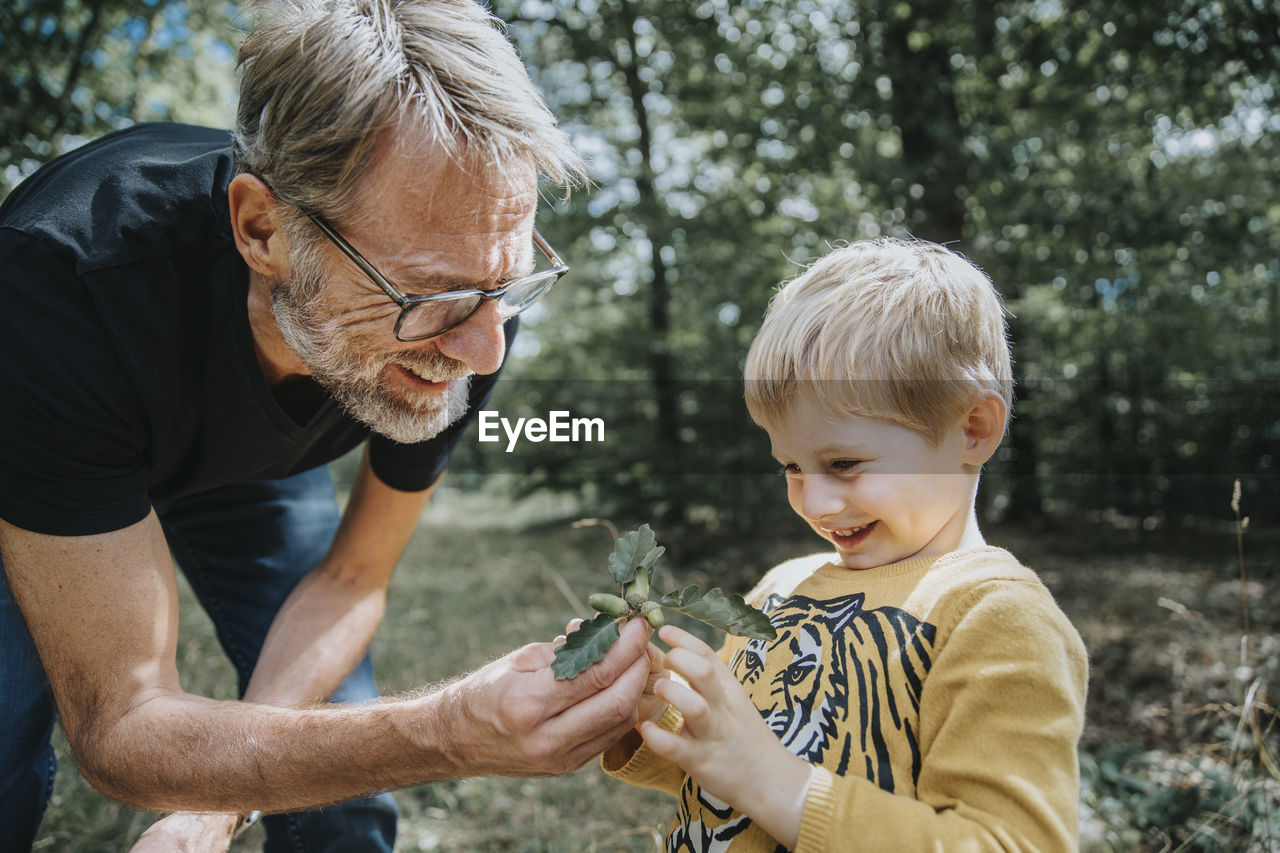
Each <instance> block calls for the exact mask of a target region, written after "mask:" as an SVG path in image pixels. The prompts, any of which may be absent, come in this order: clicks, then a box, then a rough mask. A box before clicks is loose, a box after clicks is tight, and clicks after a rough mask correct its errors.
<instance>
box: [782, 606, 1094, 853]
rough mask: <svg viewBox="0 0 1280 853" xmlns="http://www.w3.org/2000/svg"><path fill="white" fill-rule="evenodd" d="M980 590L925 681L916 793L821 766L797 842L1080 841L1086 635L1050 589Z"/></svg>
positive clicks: (1055, 847) (828, 845) (939, 845)
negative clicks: (851, 838) (1079, 750)
mask: <svg viewBox="0 0 1280 853" xmlns="http://www.w3.org/2000/svg"><path fill="white" fill-rule="evenodd" d="M988 592H989V591H988ZM971 598H973V600H972V601H970V602H965V603H964V604H962V606H961V607H960V608H959V610H960V611H962V612H963V616H962V617H961V618H960V621H959V623H958V624H957V625H955V626H954V628H953V629H952V630H950V632H949V636H947V638H946V641H945V644H944V645H943V646H942V652H941V653H940V654H939V656H938V657H937V659H936V660H935V661H934V663H933V667H932V669H931V670H930V672H929V676H928V678H927V679H926V681H925V690H924V694H923V696H922V698H921V717H920V723H921V735H920V748H921V756H922V764H921V769H920V774H919V777H918V779H917V783H916V792H915V797H914V798H912V797H910V796H904V795H902V794H897V793H890V792H887V791H883V790H881V789H880V788H878V787H877V786H876V785H875V784H873V783H871V782H868V781H867V780H866V779H863V778H855V777H854V776H853V775H852V774H851V775H848V776H844V777H839V776H835V775H833V774H831V773H829V772H828V771H827V770H825V769H823V768H817V769H816V770H815V772H814V778H813V784H812V786H811V789H810V792H809V796H808V801H807V804H806V807H805V815H804V820H803V823H802V825H801V828H800V834H799V838H798V841H797V845H796V847H795V853H812V852H813V851H822V850H837V849H841V844H840V842H839V839H840V838H841V836H842V835H843V834H846V833H848V832H850V831H851V830H854V829H856V831H857V833H858V838H859V839H860V840H861V841H862V842H864V843H865V845H866V847H867V849H872V850H879V849H886V850H888V849H904V850H914V849H944V850H953V849H965V850H974V851H988V850H989V851H997V850H999V851H1011V850H1026V851H1030V850H1035V851H1074V850H1075V849H1076V815H1077V808H1078V803H1079V774H1078V767H1077V758H1076V745H1077V741H1078V739H1079V736H1080V728H1081V725H1082V722H1083V718H1084V699H1085V681H1086V667H1087V664H1086V661H1085V654H1084V647H1083V644H1082V643H1081V642H1080V638H1079V635H1078V634H1077V633H1076V632H1075V629H1074V628H1072V627H1071V625H1070V623H1069V622H1068V621H1067V619H1066V617H1065V616H1064V615H1063V614H1062V612H1061V611H1060V610H1059V609H1058V608H1057V606H1056V605H1055V604H1054V603H1053V602H1052V601H1051V600H1050V599H1049V597H1048V595H1047V594H1045V593H1044V592H1043V590H1037V589H1036V588H1034V587H1031V586H1030V585H1024V584H1002V585H1001V588H1000V590H999V591H998V592H997V593H996V594H986V595H984V594H982V591H979V592H975V593H973V595H972V596H971ZM845 837H847V836H845Z"/></svg>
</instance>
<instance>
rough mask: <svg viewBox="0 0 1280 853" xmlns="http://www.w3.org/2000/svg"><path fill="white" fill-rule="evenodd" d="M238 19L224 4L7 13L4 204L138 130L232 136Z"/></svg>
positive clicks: (1, 167) (136, 2)
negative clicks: (27, 185)
mask: <svg viewBox="0 0 1280 853" xmlns="http://www.w3.org/2000/svg"><path fill="white" fill-rule="evenodd" d="M236 15H237V12H236V8H235V6H234V4H232V3H229V2H225V0H185V2H167V3H161V2H159V0H13V2H10V3H5V4H3V5H0V68H3V69H5V70H4V71H3V72H0V127H3V128H4V138H3V140H0V146H2V147H0V195H3V194H6V193H7V192H8V190H10V189H12V188H13V187H14V186H15V185H16V184H17V183H18V182H19V181H20V180H21V179H22V178H24V177H25V176H27V175H29V174H30V173H31V172H33V171H35V169H36V168H37V167H39V166H40V165H41V164H42V163H44V162H46V161H47V160H49V159H51V158H52V157H54V156H56V155H58V154H61V153H63V152H65V151H69V150H71V149H72V148H75V147H76V146H78V145H80V144H82V143H83V142H84V141H86V140H88V139H92V138H94V137H97V136H100V135H102V134H103V133H106V132H108V131H111V130H115V129H117V128H120V127H124V126H126V125H129V124H132V123H135V122H138V121H148V120H158V119H167V120H175V121H187V122H192V123H199V124H211V125H214V126H220V127H229V126H230V123H231V116H232V112H231V111H232V93H233V90H234V77H233V63H234V56H235V45H236V44H238V42H239V38H240V32H239V31H238V30H237V29H236V26H235V23H234V21H235V18H236Z"/></svg>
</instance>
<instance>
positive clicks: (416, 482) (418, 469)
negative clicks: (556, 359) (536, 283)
mask: <svg viewBox="0 0 1280 853" xmlns="http://www.w3.org/2000/svg"><path fill="white" fill-rule="evenodd" d="M518 323H519V321H518V318H516V317H512V318H511V319H510V320H508V321H507V322H506V324H505V325H504V326H503V333H504V335H505V337H506V341H507V352H508V353H509V352H511V343H512V341H513V340H515V335H516V328H517V326H518ZM503 364H504V366H505V362H503ZM501 373H502V368H501V367H499V368H498V369H497V370H496V371H494V372H493V373H490V374H487V375H485V376H473V377H472V378H471V387H470V389H469V391H468V394H467V412H466V414H465V415H463V416H462V417H461V418H459V419H458V420H457V421H456V422H455V423H454V424H452V425H451V426H450V427H449V428H448V429H446V430H445V431H444V432H442V433H440V434H439V435H437V436H436V437H435V438H432V439H430V440H428V441H424V442H421V443H419V444H397V443H396V442H394V441H392V440H391V439H389V438H385V437H383V436H380V435H378V434H377V433H374V434H373V435H372V436H371V437H370V439H369V465H370V467H372V468H373V473H374V474H376V475H377V477H378V479H379V480H381V481H382V482H384V483H386V484H387V485H388V486H390V487H391V488H393V489H398V490H399V491H402V492H420V491H422V490H423V489H425V488H427V487H429V486H430V485H432V484H433V483H435V481H436V480H438V479H440V475H441V474H443V473H444V469H445V467H446V466H448V464H449V455H450V454H451V453H453V449H454V448H455V447H456V446H457V445H458V442H459V441H461V440H462V434H463V433H464V432H466V430H467V427H468V426H470V425H471V422H472V421H474V420H475V419H476V418H477V417H478V414H479V412H480V410H481V409H482V408H484V406H485V404H486V403H487V402H488V401H489V397H490V396H492V394H493V389H494V386H495V385H496V384H497V382H498V377H499V375H500V374H501Z"/></svg>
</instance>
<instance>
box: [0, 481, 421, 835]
mask: <svg viewBox="0 0 1280 853" xmlns="http://www.w3.org/2000/svg"><path fill="white" fill-rule="evenodd" d="M156 512H157V514H158V515H159V516H160V520H161V523H162V524H163V526H164V531H165V536H166V537H167V538H168V541H169V547H170V549H172V551H173V555H174V559H175V560H176V561H177V563H178V565H179V566H180V567H181V568H182V571H183V573H184V574H185V575H186V577H187V580H188V581H189V582H190V584H191V588H192V589H193V590H194V591H195V594H196V597H197V598H198V599H199V600H200V604H201V606H203V607H204V609H205V611H206V612H207V613H208V614H209V617H210V618H211V619H212V620H213V624H214V627H215V629H216V630H217V634H218V640H219V642H220V643H221V644H222V648H223V651H225V652H226V654H227V657H229V658H230V659H231V663H232V664H233V665H234V666H235V669H236V674H237V677H238V679H239V689H240V692H241V693H242V694H243V692H244V689H245V687H246V685H248V683H249V676H250V674H251V673H252V672H253V667H254V664H255V663H256V662H257V660H258V654H259V652H260V651H261V650H262V643H263V641H264V640H265V638H266V635H267V629H268V628H269V627H270V626H271V622H272V620H273V619H274V618H275V615H276V613H277V612H278V611H279V610H280V607H281V605H282V604H283V603H284V600H285V598H287V597H288V595H289V593H290V591H291V590H292V589H293V588H294V586H295V585H296V584H297V583H298V581H299V580H301V579H302V577H303V576H304V575H305V574H306V573H307V572H308V571H309V570H310V569H311V568H312V566H314V565H315V564H316V562H317V561H318V560H319V559H320V558H321V557H322V556H323V555H324V554H325V552H326V551H327V550H328V548H329V544H330V543H331V542H332V541H333V535H334V532H335V531H336V530H337V524H338V510H337V504H336V503H335V501H334V493H333V482H332V480H331V479H330V477H329V472H328V470H327V469H325V468H318V469H315V470H313V471H309V472H307V473H305V474H300V475H298V476H296V477H290V478H288V479H285V480H276V481H270V482H262V483H249V484H242V485H236V486H228V487H226V488H222V489H217V490H215V491H213V492H207V493H204V494H200V495H195V496H191V497H186V498H180V499H177V500H173V501H167V502H163V503H158V504H157V505H156ZM0 568H2V567H0ZM377 695H378V689H377V686H376V685H375V684H374V680H373V668H372V665H371V663H370V661H369V658H368V656H366V657H365V658H364V660H363V661H362V662H361V663H360V665H359V666H358V667H356V669H355V670H354V671H353V672H352V673H351V675H350V676H349V677H348V678H347V680H346V681H345V682H344V683H343V684H342V685H341V686H340V687H339V688H338V690H337V691H336V692H335V693H334V694H333V696H332V697H331V698H332V699H333V701H335V702H357V701H365V700H371V699H374V698H375V697H377ZM54 715H55V708H54V704H53V700H52V698H51V697H50V693H49V684H48V679H47V678H46V677H45V673H44V668H43V667H42V666H41V665H40V661H39V659H38V658H37V657H36V654H35V649H34V648H33V647H32V643H31V637H30V635H29V634H28V633H27V629H26V625H25V623H24V622H23V621H22V617H21V615H20V614H19V612H18V609H17V606H16V605H15V604H14V602H13V597H12V595H11V594H10V591H9V585H8V582H7V581H4V579H3V576H0V733H2V734H0V853H9V851H26V850H29V849H30V847H31V844H32V841H33V840H34V838H35V834H36V829H37V827H38V826H39V824H40V819H41V817H42V816H43V814H44V809H45V806H46V805H47V804H48V802H49V795H50V793H51V792H52V789H53V776H54V770H55V761H54V756H53V749H52V746H51V745H50V742H49V737H50V734H51V733H52V730H53V721H54ZM396 817H397V810H396V805H395V801H394V800H393V799H392V798H391V796H390V795H389V794H380V795H378V796H375V797H371V798H368V799H364V800H356V801H353V802H350V803H343V804H340V805H336V806H330V807H328V808H325V809H322V810H319V811H314V812H307V813H303V814H290V815H273V816H269V817H265V818H263V825H264V826H265V827H266V830H267V844H266V847H265V848H264V850H265V851H266V853H285V851H289V853H313V851H325V853H346V852H347V851H350V853H356V851H360V853H364V851H369V853H374V851H387V853H390V851H391V849H392V847H393V845H394V843H395V825H396Z"/></svg>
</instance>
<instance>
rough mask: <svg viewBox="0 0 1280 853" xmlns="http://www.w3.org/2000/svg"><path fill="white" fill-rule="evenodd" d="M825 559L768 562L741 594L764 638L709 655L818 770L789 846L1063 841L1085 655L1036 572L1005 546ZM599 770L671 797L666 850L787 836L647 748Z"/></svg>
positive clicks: (1067, 834)
mask: <svg viewBox="0 0 1280 853" xmlns="http://www.w3.org/2000/svg"><path fill="white" fill-rule="evenodd" d="M828 559H830V555H827V554H824V555H815V556H813V557H808V558H802V559H798V560H791V561H789V562H786V563H783V564H782V565H780V566H778V567H777V568H775V569H774V570H773V571H771V572H769V574H768V575H766V576H765V578H764V580H762V581H761V583H760V584H759V585H758V586H757V587H756V589H755V590H754V591H753V592H752V593H751V594H750V596H748V600H749V601H751V602H752V603H753V604H755V605H756V606H758V607H761V608H762V609H764V610H765V611H766V612H767V613H769V616H770V619H771V621H772V622H773V624H774V627H775V628H777V629H778V637H777V639H775V640H772V641H769V642H762V641H759V640H750V641H748V640H745V639H742V638H740V637H729V638H728V642H727V643H726V644H725V646H724V648H723V649H722V650H721V656H722V657H723V658H724V660H725V661H726V663H728V664H729V666H730V667H731V669H732V670H733V672H734V675H735V676H737V678H738V680H739V681H741V682H742V683H743V685H744V686H745V687H746V689H747V692H748V694H749V695H750V696H751V699H752V701H753V702H755V704H756V707H757V708H759V709H760V713H761V715H762V716H763V717H764V719H765V721H766V722H767V723H768V724H769V726H770V728H772V729H773V731H774V733H775V734H777V736H778V737H779V739H781V740H782V742H783V744H784V745H785V746H786V747H787V748H788V749H789V750H790V751H791V752H793V753H795V754H797V755H799V756H801V757H803V758H804V759H805V760H807V761H809V762H810V763H811V764H813V765H815V766H816V767H817V768H818V769H817V770H816V772H815V773H814V775H813V781H812V783H811V785H810V789H809V793H808V798H807V800H806V803H805V810H804V818H803V821H802V823H801V827H800V836H799V840H798V842H797V845H796V848H795V850H796V853H817V851H841V853H848V851H895V853H896V851H937V853H969V851H988V850H989V851H997V850H998V851H1015V850H1017V851H1033V850H1034V851H1074V850H1075V849H1076V811H1077V803H1078V799H1079V770H1078V767H1077V759H1076V745H1077V742H1078V740H1079V737H1080V731H1081V727H1082V725H1083V720H1084V701H1085V685H1086V678H1087V662H1086V656H1085V650H1084V644H1083V643H1082V642H1081V640H1080V636H1079V634H1078V633H1077V632H1076V630H1075V628H1074V627H1072V625H1071V623H1070V622H1069V621H1068V620H1067V618H1066V616H1065V615H1064V614H1063V613H1062V611H1061V610H1060V609H1059V608H1058V606H1057V604H1056V603H1055V602H1054V600H1053V597H1052V596H1051V595H1050V593H1049V591H1048V590H1047V589H1046V588H1045V586H1044V585H1043V584H1042V583H1041V582H1040V580H1039V579H1038V578H1037V577H1036V575H1035V573H1033V572H1032V571H1031V570H1030V569H1027V568H1026V567H1024V566H1022V565H1021V564H1019V563H1018V561H1017V560H1016V559H1014V557H1013V556H1012V555H1010V554H1009V553H1008V552H1007V551H1004V550H1002V549H1000V548H976V549H971V550H967V551H958V552H953V553H950V554H945V555H943V556H940V557H930V558H924V559H919V560H911V561H907V562H904V563H898V564H895V565H891V566H883V567H881V568H878V569H868V570H862V571H855V570H851V569H847V568H843V567H840V566H837V565H833V564H831V563H829V562H827V560H828ZM662 724H663V725H664V726H667V727H668V728H670V729H672V730H673V731H675V730H678V729H679V726H680V720H679V715H678V714H676V713H675V712H674V711H671V710H668V713H667V714H666V716H664V718H663V721H662ZM605 770H607V771H608V772H610V773H611V774H613V775H615V776H617V777H618V778H620V779H623V780H625V781H627V782H630V783H631V784H635V785H641V786H644V787H650V788H657V789H659V790H664V791H667V792H668V793H671V794H673V795H674V796H676V797H677V798H678V807H677V813H676V819H675V821H674V823H673V824H672V826H671V829H670V833H669V835H668V838H667V849H668V850H669V851H697V853H703V852H704V851H708V853H709V851H724V850H729V849H730V848H732V850H733V853H753V851H769V853H774V851H780V850H783V849H784V848H783V847H782V846H781V845H779V844H778V842H777V841H776V840H774V839H772V838H770V837H769V836H768V835H767V834H766V833H765V832H764V831H763V830H761V829H759V828H758V827H756V826H754V825H753V824H752V823H751V820H750V818H748V817H746V816H745V815H742V814H740V813H738V812H736V811H734V810H733V809H731V808H729V807H727V806H726V804H724V803H723V802H720V801H718V800H716V799H715V798H714V797H712V796H710V795H709V794H707V793H706V792H703V791H702V790H701V789H700V788H699V786H698V783H697V782H696V781H695V780H693V779H691V778H689V777H687V776H685V774H684V772H683V771H682V770H681V769H680V768H679V767H676V766H674V765H672V764H669V763H667V762H665V761H663V760H662V759H660V758H658V757H657V756H656V755H654V754H653V753H651V752H650V751H649V750H648V749H646V748H645V747H643V746H641V747H640V748H639V749H637V750H636V751H635V752H634V753H632V754H631V755H630V757H629V758H627V759H626V760H625V761H621V762H618V763H617V764H615V765H612V766H611V765H608V764H606V766H605Z"/></svg>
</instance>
